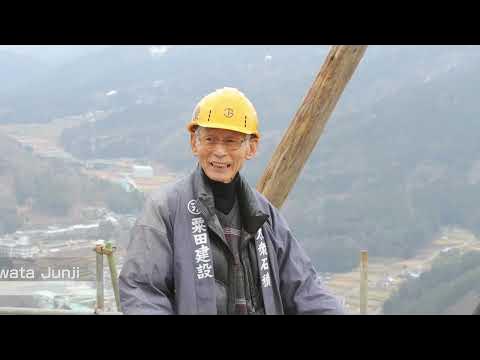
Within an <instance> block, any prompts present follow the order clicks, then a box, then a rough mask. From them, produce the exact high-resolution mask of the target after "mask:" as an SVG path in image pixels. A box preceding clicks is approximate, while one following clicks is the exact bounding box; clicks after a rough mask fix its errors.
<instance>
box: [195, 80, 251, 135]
mask: <svg viewBox="0 0 480 360" xmlns="http://www.w3.org/2000/svg"><path fill="white" fill-rule="evenodd" d="M197 126H203V127H208V128H217V129H226V130H233V131H238V132H241V133H244V134H248V135H255V136H256V137H258V138H259V137H260V133H259V131H258V117H257V112H256V111H255V108H254V106H253V105H252V103H251V102H250V100H248V99H247V97H246V96H245V95H244V94H243V93H242V92H240V91H239V90H237V89H234V88H228V87H226V88H223V89H219V90H216V91H214V92H212V93H210V94H208V95H207V96H205V97H204V98H203V99H202V100H200V102H199V103H198V105H197V106H196V107H195V111H194V113H193V118H192V121H191V122H190V123H189V124H188V126H187V128H188V130H189V131H194V129H195V127H197Z"/></svg>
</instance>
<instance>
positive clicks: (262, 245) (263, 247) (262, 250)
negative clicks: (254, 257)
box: [258, 241, 267, 256]
mask: <svg viewBox="0 0 480 360" xmlns="http://www.w3.org/2000/svg"><path fill="white" fill-rule="evenodd" d="M258 254H259V255H260V256H267V247H266V245H265V242H264V241H262V242H261V243H260V245H258Z"/></svg>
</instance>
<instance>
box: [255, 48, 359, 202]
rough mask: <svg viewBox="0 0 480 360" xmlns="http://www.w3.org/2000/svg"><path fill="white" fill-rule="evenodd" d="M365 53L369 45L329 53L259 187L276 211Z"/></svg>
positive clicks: (331, 50)
mask: <svg viewBox="0 0 480 360" xmlns="http://www.w3.org/2000/svg"><path fill="white" fill-rule="evenodd" d="M366 49H367V46H366V45H355V46H353V45H336V46H333V47H332V48H331V49H330V52H329V53H328V55H327V58H326V60H325V63H324V64H323V66H322V68H321V69H320V72H319V73H318V75H317V77H316V78H315V81H314V82H313V85H312V87H311V88H310V90H309V92H308V93H307V96H306V97H305V99H304V100H303V104H302V105H301V106H300V108H299V110H298V111H297V113H296V115H295V117H294V119H293V121H292V123H291V124H290V127H289V128H288V129H287V132H286V133H285V135H284V137H283V139H282V141H281V142H280V144H279V145H278V147H277V149H276V150H275V152H274V154H273V157H272V159H271V160H270V162H269V164H268V165H267V168H266V170H265V172H264V173H263V175H262V177H261V178H260V180H259V182H258V184H257V190H258V191H259V192H261V193H263V195H265V196H266V197H267V198H268V199H269V200H270V201H271V202H272V204H273V205H275V206H276V207H277V208H281V207H282V205H283V203H284V202H285V200H286V198H287V196H288V194H289V193H290V190H291V189H292V188H293V185H294V184H295V182H296V180H297V178H298V176H299V175H300V173H301V171H302V169H303V167H304V165H305V163H306V162H307V160H308V158H309V156H310V154H311V153H312V151H313V149H314V148H315V146H316V144H317V142H318V140H319V138H320V136H321V135H322V132H323V129H324V128H325V124H326V123H327V121H328V119H329V118H330V115H331V114H332V112H333V110H334V108H335V106H336V104H337V102H338V100H339V99H340V96H341V95H342V93H343V90H344V89H345V87H346V85H347V84H348V82H349V81H350V79H351V77H352V75H353V73H354V72H355V69H356V68H357V66H358V64H359V63H360V60H361V59H362V57H363V54H364V53H365V50H366Z"/></svg>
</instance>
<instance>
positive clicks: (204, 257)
mask: <svg viewBox="0 0 480 360" xmlns="http://www.w3.org/2000/svg"><path fill="white" fill-rule="evenodd" d="M209 250H210V248H209V247H208V246H205V245H202V246H201V247H200V248H199V249H196V250H195V261H196V262H197V264H198V263H200V262H210V257H209V254H208V251H209Z"/></svg>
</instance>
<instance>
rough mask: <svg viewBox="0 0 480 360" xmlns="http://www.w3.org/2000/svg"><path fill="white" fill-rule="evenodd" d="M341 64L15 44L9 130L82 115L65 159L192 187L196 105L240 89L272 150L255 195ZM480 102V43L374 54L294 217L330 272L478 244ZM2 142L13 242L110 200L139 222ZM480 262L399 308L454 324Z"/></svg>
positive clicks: (0, 106) (264, 153)
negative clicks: (464, 235) (297, 120)
mask: <svg viewBox="0 0 480 360" xmlns="http://www.w3.org/2000/svg"><path fill="white" fill-rule="evenodd" d="M328 51H329V47H328V46H279V45H277V46H267V45H265V46H263V45H255V46H246V45H245V46H203V45H192V46H186V45H182V46H169V45H152V46H143V45H142V46H118V45H117V46H107V45H105V46H99V45H97V46H86V45H85V46H84V45H81V46H80V45H73V46H24V45H22V46H1V45H0V80H1V84H2V86H1V87H0V125H2V126H8V127H11V126H25V125H28V124H49V123H54V122H55V121H59V119H67V118H68V119H70V118H72V117H78V118H79V119H81V121H78V122H77V123H75V124H74V125H72V126H69V127H66V128H65V129H62V131H61V132H60V133H59V134H58V146H59V147H61V148H62V149H63V150H64V151H65V152H67V153H69V154H71V155H72V157H74V158H75V159H79V160H81V161H89V160H95V159H122V158H135V159H137V160H138V161H139V162H141V163H144V164H149V163H152V162H154V163H155V164H159V165H160V166H161V167H162V169H164V171H165V172H168V173H174V174H176V177H180V176H182V175H185V174H187V173H188V172H190V171H191V170H192V169H193V168H194V166H195V159H194V158H193V157H192V155H191V153H190V148H189V144H188V134H187V131H186V129H185V126H186V124H187V123H188V122H189V120H190V118H191V115H192V112H193V109H194V107H195V105H196V103H197V102H198V101H199V100H200V99H201V98H202V97H203V96H204V95H206V94H207V93H209V92H211V91H213V90H215V89H217V88H221V87H225V86H229V87H236V88H238V89H240V90H241V91H242V92H244V93H245V94H246V95H247V97H249V98H250V99H251V101H252V103H253V104H254V105H255V106H256V108H257V112H258V115H259V121H260V131H261V133H262V140H261V144H260V151H259V154H258V156H257V158H256V159H255V160H252V161H250V162H247V164H246V167H245V168H244V170H243V172H244V174H245V175H246V176H247V178H248V179H249V181H250V183H251V184H252V185H255V184H256V182H257V180H258V179H259V178H260V176H261V174H262V172H263V170H264V169H265V167H266V165H267V163H268V161H269V160H270V158H271V156H272V155H273V151H274V149H275V147H276V146H277V145H278V143H279V142H280V140H281V137H282V135H283V133H284V132H285V131H286V129H287V127H288V125H289V123H290V121H291V120H292V119H293V117H294V115H295V112H296V111H297V109H298V108H299V106H300V104H301V103H302V101H303V98H304V96H305V95H306V93H307V91H308V89H309V88H310V86H311V84H312V82H313V80H314V78H315V76H316V75H317V74H318V72H319V70H320V67H321V65H322V64H323V62H324V60H325V57H326V55H327V53H328ZM479 91H480V47H479V46H421V45H415V46H410V45H404V46H369V47H368V48H367V51H366V53H365V55H364V58H363V59H362V61H361V63H360V64H359V66H358V68H357V70H356V72H355V73H354V75H353V78H352V79H351V81H350V82H349V84H348V86H347V88H346V90H345V92H344V94H343V95H342V97H341V99H340V101H339V103H338V105H337V107H336V109H335V111H334V113H333V115H332V117H331V118H330V120H329V122H328V123H327V126H326V128H325V132H324V133H323V135H322V137H321V138H320V141H319V143H318V145H317V147H316V149H315V150H314V152H313V153H312V155H311V157H310V159H309V160H308V162H307V164H306V166H305V168H304V170H303V172H302V174H301V175H300V177H299V179H298V181H297V183H296V185H295V187H294V189H293V190H292V192H291V193H290V195H289V197H288V199H287V202H286V203H285V205H284V208H283V209H282V212H283V213H284V215H285V216H286V218H287V220H288V222H289V225H290V226H291V228H292V230H293V232H294V234H295V235H296V237H297V238H298V240H299V241H300V242H301V243H302V244H303V245H304V247H305V249H306V250H307V252H308V254H309V256H310V257H311V258H312V260H313V262H314V264H315V267H316V268H317V270H319V271H320V272H322V273H328V274H331V273H347V272H350V271H352V270H354V269H355V268H356V267H357V266H358V261H359V252H360V250H364V249H367V250H368V251H369V254H370V256H372V257H373V258H375V257H378V258H382V259H391V261H392V262H393V261H403V260H408V259H413V258H415V257H416V256H419V254H421V253H422V251H424V250H425V249H426V248H428V247H429V246H430V245H431V244H432V243H433V242H434V240H435V239H436V238H439V237H441V236H444V235H443V234H444V233H445V231H446V229H462V231H465V232H468V233H469V234H471V235H472V236H473V238H475V237H476V236H478V234H479V232H480V221H479V218H480V208H479V206H478V200H479V196H478V194H479V191H478V190H479V182H480V143H479V141H478V134H479V131H480V119H479V115H480V112H479V110H478V94H479V93H480V92H479ZM0 137H1V138H0V150H1V151H0V185H1V188H2V190H1V191H0V196H1V200H2V201H1V204H2V205H1V209H0V211H1V212H2V217H1V218H0V225H1V226H0V233H3V234H8V233H13V232H15V231H18V230H21V229H22V226H24V219H23V218H22V216H21V214H19V211H18V210H19V209H20V208H22V207H25V204H28V203H30V204H33V205H32V206H31V208H32V211H33V212H36V213H37V215H38V214H43V215H45V216H47V217H48V216H51V217H52V218H54V217H55V216H58V215H61V214H64V213H70V212H71V211H73V210H72V209H75V208H78V207H82V206H86V205H92V204H97V205H98V203H99V202H101V203H102V205H105V206H107V207H108V208H109V209H111V210H113V211H116V212H119V213H127V214H131V215H132V216H134V215H135V214H137V213H138V211H139V209H140V208H141V203H140V200H139V198H138V197H137V196H135V195H133V194H132V193H129V192H125V191H123V190H122V189H121V188H119V187H113V186H111V184H108V182H106V181H100V180H95V181H92V180H83V178H82V177H81V176H78V173H77V171H78V169H76V168H72V167H71V166H69V165H68V164H67V163H65V162H62V161H60V160H58V159H57V160H55V159H49V160H41V161H40V160H38V159H37V158H36V157H35V154H34V153H32V151H31V149H28V148H25V147H24V146H20V145H19V144H18V143H17V142H16V141H15V140H14V139H12V138H11V137H9V136H8V134H5V133H3V134H2V132H1V131H0ZM72 216H73V215H72ZM475 240H476V239H475ZM472 254H473V255H472ZM475 254H476V253H475V252H473V253H470V252H465V251H452V252H449V251H445V252H443V253H441V254H440V255H441V256H439V257H438V258H437V259H436V260H435V261H436V262H435V263H434V266H432V267H431V268H429V269H428V270H425V271H424V275H422V276H420V277H412V278H411V279H409V280H408V281H407V282H405V284H404V285H403V287H402V288H401V290H399V291H397V292H395V295H394V296H393V297H391V298H390V299H389V300H388V301H387V302H386V308H385V311H386V312H387V313H388V312H389V311H390V312H392V313H415V312H422V311H423V312H429V311H432V312H434V313H442V312H445V311H446V309H451V307H452V306H454V305H455V304H457V305H458V304H459V303H460V302H461V301H464V302H465V301H466V300H465V297H466V296H468V297H469V298H470V299H476V298H477V297H478V295H479V294H480V288H479V285H478V284H476V283H475V282H474V281H473V280H472V279H474V278H475V276H477V279H478V275H480V259H479V258H478V257H475V256H476V255H475ZM464 256H470V257H469V259H470V260H469V261H464V259H465V258H464ZM472 259H473V260H472ZM466 264H468V265H466ZM447 273H448V274H449V275H446V274H447ZM432 274H433V275H432ZM438 274H442V275H438ZM422 282H423V283H422ZM447 283H449V284H450V286H447V285H445V284H447ZM412 284H415V285H412ZM452 284H457V285H458V286H457V287H456V288H455V286H453V285H452ZM409 286H410V287H409ZM412 286H413V287H412ZM453 288H455V291H453V290H452V289H453ZM459 289H461V290H459ZM454 293H455V295H454ZM412 294H415V295H412ZM432 294H434V295H432ZM440 294H441V295H440ZM439 298H440V299H443V300H441V301H440V300H438V299H439ZM405 299H408V301H407V303H405ZM412 299H417V300H418V303H414V302H413V300H412ZM432 299H436V300H435V301H436V302H435V306H433V305H432V304H433V303H432V301H433V300H432ZM437 302H438V303H437ZM425 304H427V305H425ZM429 306H430V307H429ZM458 306H460V305H458ZM465 306H467V305H465ZM468 306H470V305H468ZM468 306H467V307H468ZM419 309H420V310H419Z"/></svg>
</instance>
